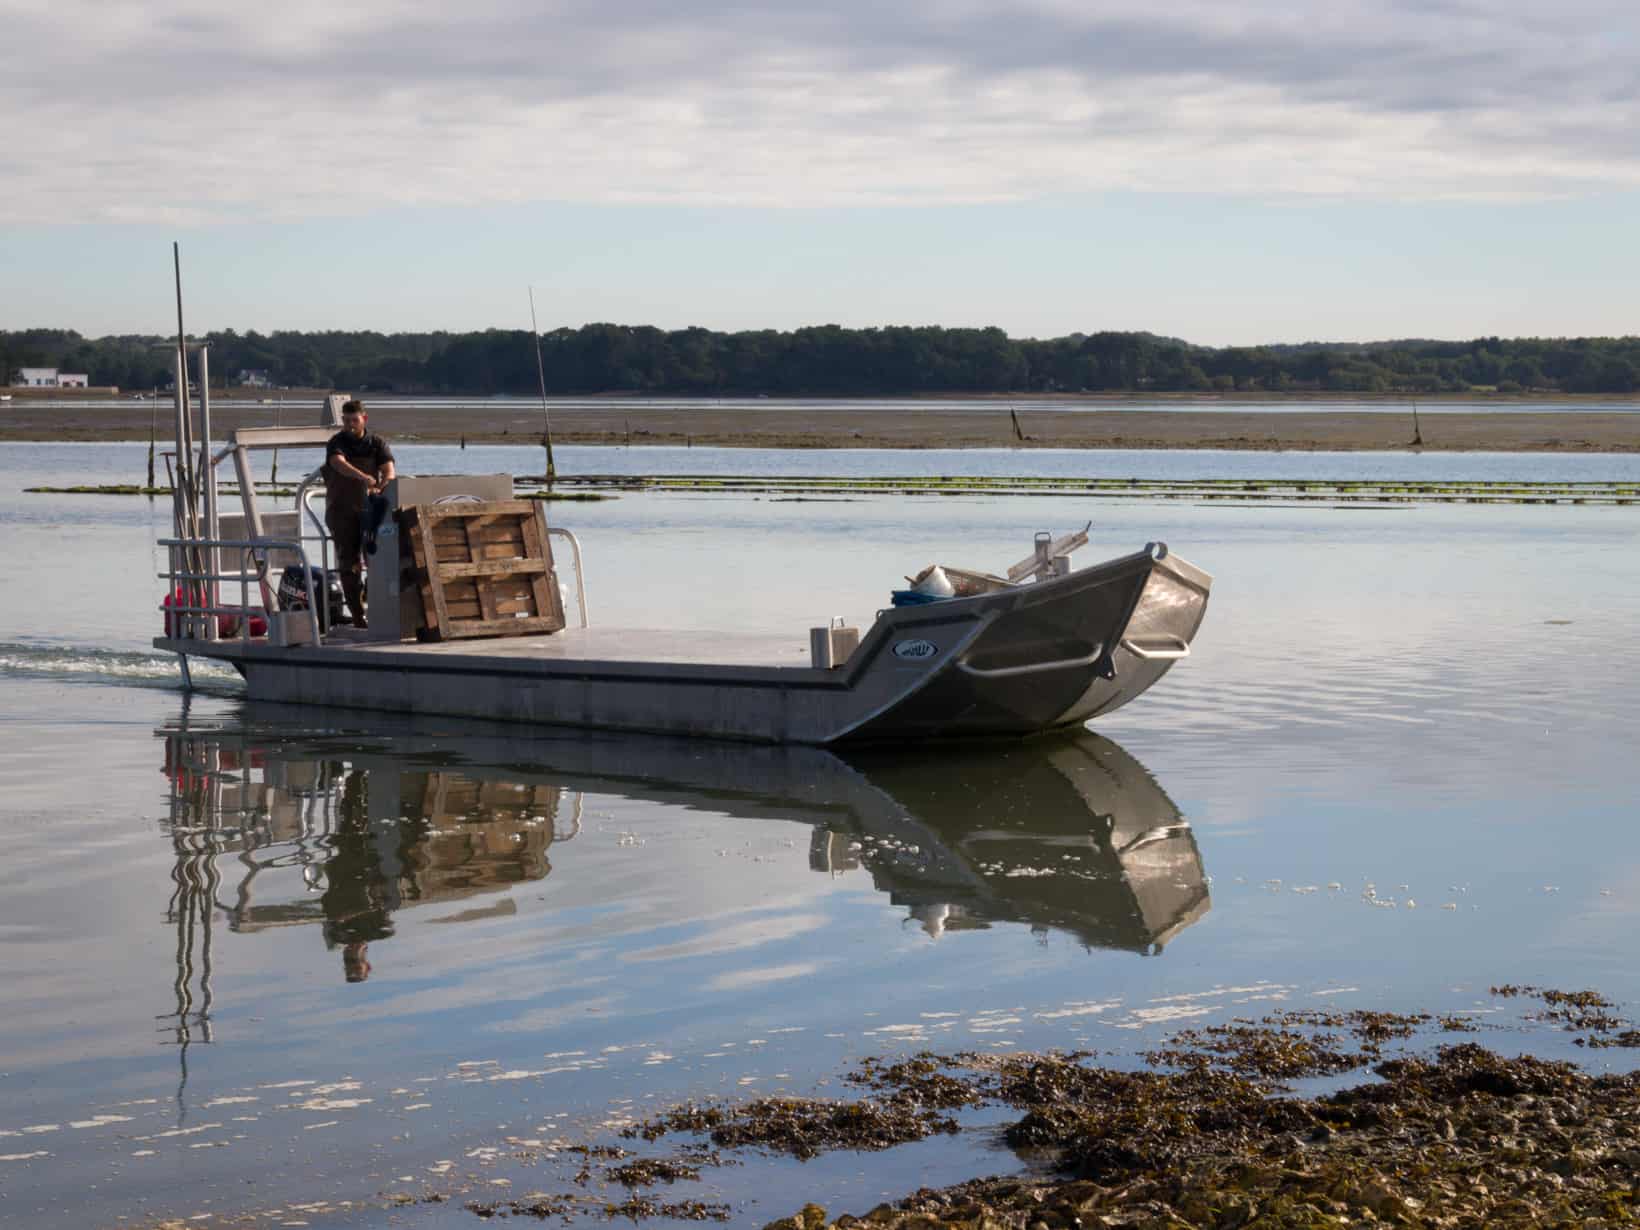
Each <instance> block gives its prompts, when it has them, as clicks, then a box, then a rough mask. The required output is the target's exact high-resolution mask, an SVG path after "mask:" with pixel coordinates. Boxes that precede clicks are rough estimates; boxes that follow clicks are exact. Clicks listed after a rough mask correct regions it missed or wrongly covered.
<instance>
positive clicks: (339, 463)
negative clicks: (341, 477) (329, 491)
mask: <svg viewBox="0 0 1640 1230" xmlns="http://www.w3.org/2000/svg"><path fill="white" fill-rule="evenodd" d="M325 460H326V461H328V462H329V463H330V464H331V465H332V466H333V467H334V468H335V470H336V473H338V474H345V475H346V476H347V477H348V478H351V479H353V480H354V481H355V482H361V483H363V484H364V485H365V486H366V487H368V486H370V485H371V483H372V482H373V481H374V480H373V479H372V478H371V477H370V475H368V474H366V473H365V472H364V471H363V470H361V469H359V467H358V466H356V465H354V464H353V463H352V462H351V461H349V460H348V459H347V457H346V456H345V455H343V454H342V453H332V454H330V456H329V457H327V458H326V459H325Z"/></svg>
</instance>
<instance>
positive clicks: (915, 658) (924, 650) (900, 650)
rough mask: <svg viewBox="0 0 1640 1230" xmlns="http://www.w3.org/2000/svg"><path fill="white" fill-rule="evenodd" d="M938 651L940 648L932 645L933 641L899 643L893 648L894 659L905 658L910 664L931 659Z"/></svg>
mask: <svg viewBox="0 0 1640 1230" xmlns="http://www.w3.org/2000/svg"><path fill="white" fill-rule="evenodd" d="M939 651H940V647H939V646H938V645H936V644H934V642H933V641H924V640H915V641H900V642H899V643H898V644H896V645H895V646H894V656H895V657H896V658H906V659H909V660H910V661H912V662H921V661H923V660H924V659H926V658H932V657H933V656H934V655H935V654H937V653H938V652H939Z"/></svg>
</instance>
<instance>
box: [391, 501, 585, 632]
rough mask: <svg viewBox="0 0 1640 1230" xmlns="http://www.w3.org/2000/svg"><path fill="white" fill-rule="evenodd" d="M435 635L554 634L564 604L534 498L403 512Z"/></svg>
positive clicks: (425, 611)
mask: <svg viewBox="0 0 1640 1230" xmlns="http://www.w3.org/2000/svg"><path fill="white" fill-rule="evenodd" d="M399 518H400V521H401V528H402V530H403V532H404V538H405V540H406V541H407V542H408V543H409V544H410V551H411V555H412V557H413V558H414V560H415V570H416V585H417V588H418V589H420V591H421V605H422V618H423V620H424V622H425V624H426V627H425V628H424V629H423V630H422V631H421V632H420V633H418V635H420V636H422V637H424V638H426V639H428V640H434V641H449V640H458V639H461V638H465V637H476V636H527V635H530V634H532V633H538V632H557V631H558V630H559V629H561V628H562V627H563V626H564V606H563V602H562V601H561V600H560V598H559V596H558V578H557V575H556V574H555V573H554V571H553V566H552V548H551V546H550V545H549V544H548V541H547V519H546V515H545V514H544V513H543V512H542V509H541V505H540V504H539V503H538V502H536V501H534V500H491V501H488V502H484V503H474V502H466V503H462V502H457V503H450V504H417V505H415V506H414V507H412V508H406V509H401V510H400V512H399Z"/></svg>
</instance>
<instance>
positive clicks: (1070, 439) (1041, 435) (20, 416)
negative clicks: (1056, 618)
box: [0, 399, 1640, 453]
mask: <svg viewBox="0 0 1640 1230" xmlns="http://www.w3.org/2000/svg"><path fill="white" fill-rule="evenodd" d="M315 400H316V399H315ZM1608 400H1609V399H1608ZM1567 404H1568V405H1569V406H1573V405H1575V403H1567ZM308 406H311V403H310V402H306V400H305V399H304V402H300V403H297V404H295V405H286V406H285V407H284V408H283V410H282V413H281V417H280V421H281V422H282V423H284V425H286V426H296V425H299V424H301V423H304V422H313V421H314V419H315V418H316V414H315V413H313V412H311V411H310V410H309V409H308V408H307V407H308ZM376 406H377V409H376V411H375V412H374V413H373V414H372V417H371V426H372V427H373V428H374V429H376V430H377V431H380V432H381V433H382V434H383V435H384V436H386V437H387V438H388V439H389V440H393V441H399V442H403V443H426V444H454V443H456V442H458V441H460V440H462V439H465V440H466V441H467V442H468V443H469V444H536V443H538V442H539V440H540V437H541V416H540V410H539V407H536V408H534V409H533V410H532V408H531V407H530V405H529V403H528V402H527V401H525V400H523V399H513V400H507V401H498V402H494V403H491V404H490V405H489V406H487V407H485V409H487V410H490V413H483V412H481V411H480V410H476V409H459V410H454V409H447V408H422V409H409V408H404V407H396V406H395V405H394V404H393V402H391V401H389V400H386V399H382V400H380V401H378V402H377V403H376ZM161 409H162V412H161V413H160V414H159V416H158V419H159V431H160V441H161V443H162V444H163V443H165V442H167V441H169V439H170V428H169V422H170V418H169V415H170V412H169V408H168V407H162V408H161ZM212 417H213V428H214V430H215V432H216V433H217V434H218V435H219V436H220V435H221V434H222V433H224V432H225V431H226V430H228V429H229V428H233V427H240V426H253V425H254V426H266V425H271V423H272V422H273V409H272V407H269V406H257V407H254V408H230V407H224V406H219V407H218V408H216V409H215V410H214V411H213V416H212ZM1017 417H1018V423H1019V429H1020V430H1021V431H1022V432H1023V434H1024V437H1025V438H1024V439H1023V440H1021V439H1019V438H1018V437H1017V436H1016V434H1015V428H1014V416H1013V415H1011V414H1010V413H1009V407H1008V405H1007V402H1006V401H1005V400H1003V399H996V400H989V401H986V402H983V403H981V402H976V404H975V405H973V406H972V407H969V408H964V409H945V408H940V409H929V410H917V411H916V412H915V413H903V414H897V413H895V412H894V411H893V410H891V409H890V410H884V409H871V408H853V407H843V408H838V407H837V406H836V405H835V403H833V404H831V405H828V406H826V407H823V408H822V407H817V408H815V409H813V410H806V411H794V410H792V409H789V408H785V409H763V408H758V407H755V406H746V405H745V404H744V403H742V404H740V405H737V406H733V407H718V406H714V405H711V404H710V403H705V404H701V403H695V404H689V403H681V404H672V405H667V406H654V405H632V404H630V403H622V402H620V401H612V402H610V403H608V404H607V405H598V406H590V407H589V406H584V405H583V406H574V407H555V408H554V409H553V414H552V422H553V440H554V442H555V443H559V444H658V445H685V444H691V445H693V444H698V445H703V446H708V445H709V446H716V447H725V446H726V447H742V448H789V449H820V448H929V449H933V448H1015V447H1017V448H1072V449H1077V448H1080V449H1226V450H1237V451H1294V452H1334V451H1339V452H1354V451H1386V450H1387V451H1412V442H1413V422H1412V415H1411V413H1410V410H1406V409H1396V410H1393V411H1392V410H1389V409H1384V410H1376V409H1374V410H1353V409H1352V410H1336V411H1332V410H1328V411H1314V412H1305V411H1258V410H1245V411H1243V410H1228V409H1225V410H1203V411H1199V412H1192V411H1189V410H1177V409H1166V410H1153V409H1144V408H1136V409H1120V410H1118V409H1091V410H1083V409H1064V410H1053V411H1051V412H1040V411H1039V412H1037V413H1034V414H1033V413H1032V412H1031V411H1030V410H1029V409H1024V410H1020V411H1019V412H1018V416H1017ZM151 418H152V408H151V407H150V405H149V404H148V403H146V402H142V403H138V402H133V403H131V404H130V406H129V407H124V406H121V407H106V408H89V407H86V408H75V407H53V406H43V405H36V404H31V403H27V402H24V403H17V402H11V403H7V404H6V406H5V408H4V409H3V410H0V441H8V442H23V441H44V442H52V441H57V442H71V441H81V442H98V441H110V442H111V441H120V440H143V441H146V440H147V439H148V433H149V424H150V420H151ZM1419 426H1420V429H1421V433H1422V440H1423V444H1422V447H1423V449H1424V450H1426V451H1431V452H1611V453H1630V452H1640V414H1635V413H1632V412H1631V413H1625V412H1621V411H1616V412H1614V411H1593V410H1579V409H1575V408H1568V409H1566V410H1553V411H1521V412H1517V413H1507V414H1497V413H1464V412H1462V411H1442V412H1441V413H1439V414H1429V415H1425V416H1423V417H1422V418H1421V420H1420V423H1419Z"/></svg>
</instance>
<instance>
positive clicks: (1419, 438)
mask: <svg viewBox="0 0 1640 1230" xmlns="http://www.w3.org/2000/svg"><path fill="white" fill-rule="evenodd" d="M1423 446H1424V429H1423V428H1422V427H1420V426H1419V425H1418V403H1417V402H1413V403H1412V447H1413V448H1422V447H1423Z"/></svg>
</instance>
